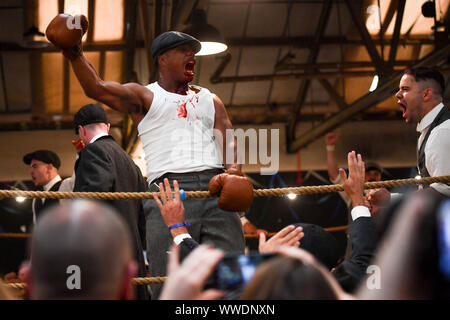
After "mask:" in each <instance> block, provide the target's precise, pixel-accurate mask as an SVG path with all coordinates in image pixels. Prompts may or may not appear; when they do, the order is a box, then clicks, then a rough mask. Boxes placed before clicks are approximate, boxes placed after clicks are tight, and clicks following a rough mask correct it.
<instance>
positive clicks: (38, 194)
mask: <svg viewBox="0 0 450 320" xmlns="http://www.w3.org/2000/svg"><path fill="white" fill-rule="evenodd" d="M437 182H442V183H449V182H450V176H439V177H426V178H420V179H416V178H409V179H398V180H386V181H378V182H366V183H364V189H377V188H393V187H398V186H402V185H407V184H416V185H419V184H431V183H437ZM339 191H344V188H343V186H342V185H324V186H306V187H292V188H274V189H256V190H254V196H255V197H269V196H278V197H279V196H283V195H287V194H290V193H294V194H297V195H305V194H323V193H332V192H339ZM154 193H156V194H157V195H159V192H58V191H23V190H0V198H1V197H3V198H14V197H18V196H22V197H27V198H46V199H49V198H51V199H72V198H88V199H101V200H129V199H133V200H136V199H152V198H153V194H154ZM186 196H187V198H209V197H211V195H210V194H209V191H186ZM347 228H348V226H338V227H330V228H324V229H325V230H327V231H329V232H334V231H342V230H346V229H347ZM273 235H275V233H269V236H273ZM29 236H30V234H26V233H16V234H14V233H2V234H0V237H15V238H27V237H29ZM246 237H247V238H256V237H257V235H255V234H252V235H247V236H246ZM166 279H167V277H148V278H133V281H132V282H133V284H134V285H147V284H155V283H157V284H161V283H164V281H165V280H166ZM6 286H7V287H10V288H13V289H24V288H25V287H26V284H25V283H7V284H6Z"/></svg>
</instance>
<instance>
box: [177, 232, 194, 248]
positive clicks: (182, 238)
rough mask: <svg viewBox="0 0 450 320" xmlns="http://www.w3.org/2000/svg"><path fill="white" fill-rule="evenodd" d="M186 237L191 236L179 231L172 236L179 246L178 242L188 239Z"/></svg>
mask: <svg viewBox="0 0 450 320" xmlns="http://www.w3.org/2000/svg"><path fill="white" fill-rule="evenodd" d="M188 238H192V237H191V235H190V234H189V233H181V234H179V235H177V236H176V237H174V238H173V242H175V244H176V245H177V246H179V245H180V243H181V242H183V240H184V239H188Z"/></svg>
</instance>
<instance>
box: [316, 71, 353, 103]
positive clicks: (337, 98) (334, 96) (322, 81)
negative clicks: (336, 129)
mask: <svg viewBox="0 0 450 320" xmlns="http://www.w3.org/2000/svg"><path fill="white" fill-rule="evenodd" d="M319 82H320V84H321V85H322V87H323V88H324V89H325V91H326V92H327V93H328V95H329V96H330V99H331V100H332V101H334V102H335V103H336V104H337V106H338V107H339V109H341V110H342V109H346V108H347V107H348V105H347V103H346V102H345V100H344V99H343V98H342V97H341V96H340V95H339V94H338V93H337V92H336V90H335V89H334V88H333V86H332V85H331V84H330V82H328V80H327V79H319Z"/></svg>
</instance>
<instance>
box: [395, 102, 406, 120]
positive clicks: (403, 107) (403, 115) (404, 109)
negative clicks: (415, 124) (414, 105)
mask: <svg viewBox="0 0 450 320" xmlns="http://www.w3.org/2000/svg"><path fill="white" fill-rule="evenodd" d="M397 104H398V105H399V106H400V107H401V108H402V110H403V114H402V117H403V118H405V119H406V105H405V104H403V103H402V102H401V101H400V100H399V101H397Z"/></svg>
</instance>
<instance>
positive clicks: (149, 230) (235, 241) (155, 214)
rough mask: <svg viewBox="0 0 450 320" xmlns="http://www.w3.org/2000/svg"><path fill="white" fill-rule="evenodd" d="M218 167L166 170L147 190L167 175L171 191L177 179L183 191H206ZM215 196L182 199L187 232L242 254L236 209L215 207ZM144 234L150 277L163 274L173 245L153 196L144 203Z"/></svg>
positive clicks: (156, 291) (156, 290)
mask: <svg viewBox="0 0 450 320" xmlns="http://www.w3.org/2000/svg"><path fill="white" fill-rule="evenodd" d="M222 172H223V170H221V169H212V170H205V171H201V172H190V173H168V174H165V175H163V176H162V177H161V178H158V179H156V180H154V181H152V183H151V184H150V191H151V192H157V191H159V190H158V188H157V187H156V186H155V185H154V184H153V182H155V183H156V184H158V185H159V183H160V182H162V180H163V178H168V179H169V182H170V185H171V187H172V190H173V185H172V181H173V180H175V179H176V180H177V181H178V183H179V185H180V189H184V190H185V191H201V190H203V191H207V190H208V183H209V180H211V178H212V177H213V176H214V175H216V174H219V173H222ZM217 201H218V198H217V197H214V198H202V199H191V198H188V199H186V200H184V201H183V205H184V208H185V221H186V222H187V223H189V224H190V226H189V227H188V231H189V234H190V235H191V237H192V238H193V239H194V240H196V241H197V242H198V243H210V244H212V245H213V246H214V247H215V248H219V249H222V250H224V251H225V252H227V253H230V252H233V253H241V254H242V253H244V250H245V239H244V232H243V229H242V224H241V221H240V218H239V215H238V213H237V212H228V211H224V210H221V209H219V208H218V207H217ZM144 212H145V220H146V234H147V260H148V263H149V271H150V276H151V277H162V276H166V267H167V252H168V251H169V250H170V247H171V245H172V244H173V239H172V236H171V234H170V232H169V230H168V228H167V226H166V224H165V223H164V221H163V219H162V217H161V212H160V211H159V208H158V206H157V205H156V203H155V201H154V200H153V199H147V200H145V202H144ZM151 289H152V299H157V297H158V296H159V294H160V292H161V289H162V285H160V284H154V285H151Z"/></svg>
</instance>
